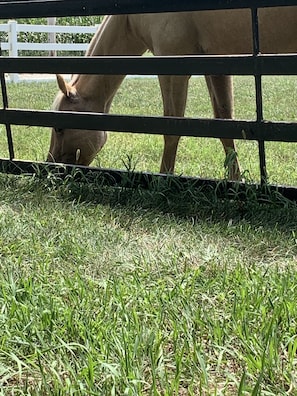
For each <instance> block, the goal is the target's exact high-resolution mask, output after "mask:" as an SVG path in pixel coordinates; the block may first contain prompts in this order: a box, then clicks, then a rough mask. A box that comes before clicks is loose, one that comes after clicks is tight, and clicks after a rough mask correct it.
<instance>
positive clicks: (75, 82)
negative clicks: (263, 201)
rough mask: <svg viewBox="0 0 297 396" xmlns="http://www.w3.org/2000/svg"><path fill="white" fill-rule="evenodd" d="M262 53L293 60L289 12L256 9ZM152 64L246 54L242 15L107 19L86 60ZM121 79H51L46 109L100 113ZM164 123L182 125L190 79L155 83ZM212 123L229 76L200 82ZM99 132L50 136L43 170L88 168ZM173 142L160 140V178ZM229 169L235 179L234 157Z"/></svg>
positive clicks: (225, 108)
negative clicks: (149, 57) (175, 120)
mask: <svg viewBox="0 0 297 396" xmlns="http://www.w3.org/2000/svg"><path fill="white" fill-rule="evenodd" d="M258 16H259V32H260V49H261V52H262V53H291V52H296V49H297V45H296V37H297V6H287V7H275V8H273V7H272V8H263V9H259V13H258ZM147 50H149V51H150V52H152V54H153V55H157V56H170V55H197V54H198V55H199V54H203V55H227V54H250V53H252V51H253V40H252V23H251V12H250V10H248V9H237V10H215V11H195V12H178V13H160V14H138V15H112V16H107V17H105V18H104V20H103V22H102V24H101V26H100V28H99V29H98V31H97V32H96V33H95V35H94V37H93V38H92V40H91V42H90V45H89V48H88V50H87V52H86V56H108V55H110V56H112V55H114V56H121V55H137V56H138V55H139V56H141V55H143V54H144V53H145V52H146V51H147ZM124 78H125V76H122V75H84V74H81V75H74V76H72V78H71V81H70V82H69V83H68V82H66V81H65V80H64V79H63V78H62V77H61V76H60V75H57V82H58V87H59V92H58V94H57V96H56V98H55V100H54V104H53V108H54V109H55V110H58V111H59V110H61V111H68V110H71V111H88V112H100V113H101V112H103V113H108V112H109V109H110V106H111V103H112V100H113V97H114V95H115V94H116V92H117V90H118V88H119V86H120V84H121V83H122V81H123V79H124ZM158 78H159V84H160V88H161V94H162V100H163V113H164V115H165V116H176V117H183V116H184V112H185V106H186V101H187V91H188V82H189V78H190V76H189V75H187V76H176V75H169V76H163V75H162V76H158ZM205 79H206V84H207V87H208V91H209V95H210V99H211V103H212V107H213V113H214V117H215V118H220V119H232V118H233V115H234V95H233V84H232V76H230V75H217V76H214V75H207V76H205ZM106 138H107V135H106V131H88V132H86V131H85V130H76V129H64V130H61V129H53V130H52V134H51V142H50V148H49V153H48V157H47V161H48V162H62V163H72V164H78V165H89V164H90V163H91V162H92V160H93V159H94V158H95V156H96V154H97V153H98V152H99V151H100V149H101V148H102V147H103V145H104V144H105V142H106ZM179 139H180V136H172V135H165V136H164V149H163V155H162V160H161V166H160V172H161V173H173V172H174V166H175V161H176V153H177V148H178V143H179ZM221 142H222V144H223V147H224V150H225V153H226V155H228V153H230V152H235V151H236V148H235V143H234V141H233V140H232V139H221ZM234 157H235V158H234V161H233V163H232V164H231V166H230V169H229V178H230V179H231V180H239V179H240V177H241V176H240V174H241V172H240V165H239V161H238V158H237V156H236V155H235V156H234Z"/></svg>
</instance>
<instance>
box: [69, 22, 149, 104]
mask: <svg viewBox="0 0 297 396" xmlns="http://www.w3.org/2000/svg"><path fill="white" fill-rule="evenodd" d="M129 24H130V21H129V16H127V15H116V16H115V15H113V16H108V17H106V18H105V19H104V21H103V22H102V24H101V26H100V29H99V30H98V31H97V33H96V34H95V35H94V37H93V39H92V41H91V43H90V46H89V49H88V51H87V53H86V56H117V55H119V56H121V55H142V54H143V53H144V52H145V50H146V49H147V48H146V46H145V45H144V43H143V42H142V41H141V40H140V39H139V38H137V37H136V35H134V34H133V31H132V30H133V29H131V28H130V26H129ZM124 78H125V76H123V75H120V76H118V75H117V76H115V75H100V74H99V75H84V74H81V75H77V76H74V77H73V79H72V85H73V86H75V88H76V90H77V92H78V94H79V95H81V96H82V97H84V98H85V99H87V100H88V102H89V103H90V107H91V110H93V111H99V112H100V111H104V112H107V111H108V110H109V107H110V104H111V101H112V99H113V97H114V95H115V93H116V91H117V90H118V88H119V86H120V85H121V82H122V81H123V79H124Z"/></svg>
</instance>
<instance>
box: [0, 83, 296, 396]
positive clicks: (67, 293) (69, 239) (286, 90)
mask: <svg viewBox="0 0 297 396" xmlns="http://www.w3.org/2000/svg"><path fill="white" fill-rule="evenodd" d="M252 84H253V82H252V79H250V78H246V77H239V78H236V79H235V108H236V116H237V117H238V118H254V117H255V114H254V113H255V104H254V98H253V90H252ZM8 92H9V101H10V106H11V107H21V108H27V107H30V108H36V109H48V108H50V106H51V102H52V100H53V97H54V95H55V92H56V86H55V83H54V82H46V83H30V84H29V83H21V84H18V85H13V84H9V85H8ZM295 92H296V79H295V78H293V77H289V78H288V77H286V78H265V79H264V106H265V108H264V114H265V118H266V119H277V120H294V119H295V109H296V94H295ZM28 104H30V105H28ZM160 109H161V98H160V94H159V91H158V86H157V82H156V80H155V79H141V80H140V79H134V78H133V79H132V78H131V79H128V80H126V82H125V83H124V85H123V86H122V87H121V89H120V91H119V93H118V95H117V96H116V98H115V101H114V104H113V107H112V112H114V113H123V114H125V113H128V114H160ZM187 114H188V115H191V116H194V115H196V114H199V115H202V116H204V117H206V116H211V112H210V103H209V100H208V98H207V95H206V88H205V84H204V81H203V80H202V79H199V78H196V79H193V81H192V83H191V84H190V92H189V105H188V108H187ZM13 133H14V137H15V151H16V156H17V158H23V159H29V158H30V159H36V160H43V159H44V158H45V156H46V154H47V149H48V144H49V133H48V131H46V130H44V129H42V128H35V127H28V128H24V127H14V128H13ZM0 142H1V144H0V155H1V156H7V152H6V140H5V135H4V128H3V127H1V140H0ZM161 150H162V138H161V137H156V136H155V137H151V136H145V135H137V136H135V135H132V134H116V133H112V134H110V136H109V140H108V142H107V144H106V146H105V147H104V149H103V151H102V153H101V154H100V155H98V157H97V158H96V160H95V161H94V164H95V165H100V166H104V167H113V168H115V167H118V168H128V169H136V170H150V171H158V169H159V162H160V157H161ZM267 153H268V154H267V155H268V158H267V160H268V174H269V180H270V181H271V182H281V183H287V184H294V185H296V184H297V180H296V170H295V168H296V167H295V164H296V145H295V144H290V145H289V144H285V143H281V144H280V143H267ZM238 155H239V158H240V161H241V164H242V168H243V171H244V173H245V177H246V179H248V180H258V178H259V176H258V174H259V172H258V157H257V145H256V143H254V142H239V143H238ZM223 161H224V155H223V149H222V147H221V144H220V142H217V141H215V140H212V139H208V140H203V139H199V138H197V139H190V138H183V139H182V142H181V145H180V150H179V153H178V158H177V169H176V171H177V173H178V174H184V175H199V176H203V177H224V172H225V171H224V167H223ZM0 198H1V200H0V230H1V233H0V285H1V288H0V309H1V310H0V342H1V348H0V389H1V390H0V395H5V396H6V395H74V394H75V395H135V396H136V395H137V396H139V395H145V396H146V395H164V396H165V395H166V396H171V395H172V396H173V395H181V396H184V395H195V396H196V395H227V396H229V395H260V394H261V395H288V394H291V395H295V394H297V367H296V366H297V355H296V351H297V337H296V328H297V323H296V318H297V308H296V301H297V289H296V282H297V275H296V255H297V236H296V224H297V208H296V204H295V203H291V202H288V201H286V200H285V199H282V198H281V197H279V196H278V195H277V194H274V195H273V196H267V197H264V198H263V201H262V202H260V203H259V202H256V201H255V200H254V199H253V196H252V193H251V196H250V197H249V200H247V201H240V200H237V199H233V200H225V199H219V198H218V197H216V195H215V193H209V194H206V193H204V192H202V191H195V190H191V189H190V188H189V189H187V190H186V191H183V192H181V193H177V192H176V191H174V190H169V189H168V186H166V184H164V185H155V186H154V188H152V189H151V190H147V191H144V190H141V189H135V190H129V189H118V188H109V187H104V186H101V185H96V184H94V185H91V184H89V185H88V184H83V183H78V182H75V181H74V180H73V179H72V178H71V177H69V178H68V179H67V180H65V181H61V180H58V179H57V178H56V177H55V176H53V175H51V174H49V175H48V177H47V178H45V179H43V180H41V179H40V178H39V177H38V175H37V176H35V177H33V176H23V177H14V176H10V175H3V174H1V175H0ZM267 201H268V202H269V204H267Z"/></svg>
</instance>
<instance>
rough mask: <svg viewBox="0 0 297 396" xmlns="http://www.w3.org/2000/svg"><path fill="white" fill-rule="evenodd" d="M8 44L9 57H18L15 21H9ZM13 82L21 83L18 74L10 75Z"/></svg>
mask: <svg viewBox="0 0 297 396" xmlns="http://www.w3.org/2000/svg"><path fill="white" fill-rule="evenodd" d="M8 42H9V56H13V57H17V56H18V33H17V22H16V21H14V20H10V21H8ZM10 79H11V81H12V82H15V83H17V82H18V81H19V75H18V74H16V73H12V74H10Z"/></svg>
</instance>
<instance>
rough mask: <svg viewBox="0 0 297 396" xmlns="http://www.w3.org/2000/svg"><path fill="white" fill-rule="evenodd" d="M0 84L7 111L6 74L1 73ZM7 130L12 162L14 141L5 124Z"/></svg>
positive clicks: (8, 127)
mask: <svg viewBox="0 0 297 396" xmlns="http://www.w3.org/2000/svg"><path fill="white" fill-rule="evenodd" d="M0 56H2V50H1V48H0ZM0 84H1V92H2V100H3V109H4V110H6V109H7V108H8V97H7V90H6V82H5V74H4V72H1V73H0ZM5 128H6V137H7V143H8V151H9V159H10V160H11V161H12V160H13V159H14V148H13V140H12V133H11V126H10V124H5Z"/></svg>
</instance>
